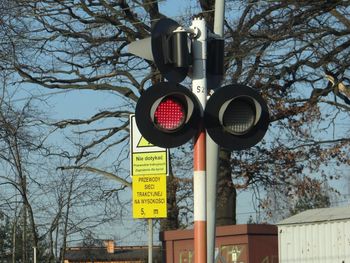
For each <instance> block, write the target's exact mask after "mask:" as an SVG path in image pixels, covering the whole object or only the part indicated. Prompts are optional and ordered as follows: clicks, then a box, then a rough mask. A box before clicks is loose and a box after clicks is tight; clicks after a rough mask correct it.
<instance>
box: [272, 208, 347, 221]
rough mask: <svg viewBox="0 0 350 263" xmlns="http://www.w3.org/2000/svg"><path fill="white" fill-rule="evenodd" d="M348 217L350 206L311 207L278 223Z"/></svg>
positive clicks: (333, 219)
mask: <svg viewBox="0 0 350 263" xmlns="http://www.w3.org/2000/svg"><path fill="white" fill-rule="evenodd" d="M346 219H350V206H346V207H330V208H319V209H310V210H307V211H304V212H301V213H300V214H297V215H294V216H291V217H289V218H286V219H284V220H282V221H280V222H278V223H277V225H293V224H305V223H321V222H329V221H338V220H346Z"/></svg>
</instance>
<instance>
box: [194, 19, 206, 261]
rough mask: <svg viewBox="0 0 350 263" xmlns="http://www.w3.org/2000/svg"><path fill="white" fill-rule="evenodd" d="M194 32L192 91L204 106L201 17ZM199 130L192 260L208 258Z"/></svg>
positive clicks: (202, 144)
mask: <svg viewBox="0 0 350 263" xmlns="http://www.w3.org/2000/svg"><path fill="white" fill-rule="evenodd" d="M192 29H193V30H194V32H196V33H195V38H194V40H193V77H192V79H193V80H192V91H193V93H194V94H195V95H196V96H197V98H198V100H199V101H200V103H201V105H202V107H203V109H204V107H205V104H206V101H207V79H206V58H207V28H206V24H205V21H204V19H201V18H195V19H194V20H193V21H192ZM199 128H200V132H199V134H198V137H197V138H196V139H195V142H194V157H193V195H194V201H193V202H194V257H195V263H205V262H207V241H206V237H207V235H206V230H207V229H206V228H207V226H206V216H207V214H206V161H205V144H206V141H205V137H206V135H205V130H204V128H203V125H202V124H201V127H199Z"/></svg>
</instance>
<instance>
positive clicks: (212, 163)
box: [206, 0, 225, 263]
mask: <svg viewBox="0 0 350 263" xmlns="http://www.w3.org/2000/svg"><path fill="white" fill-rule="evenodd" d="M224 14H225V0H216V1H215V13H214V33H215V34H217V35H218V36H220V37H223V36H224ZM212 88H218V87H212ZM206 143H207V150H206V162H207V257H208V261H207V262H208V263H213V262H215V239H216V192H217V173H218V168H219V167H218V166H219V165H218V162H219V160H218V159H219V146H218V145H217V144H216V143H215V142H214V141H213V140H212V139H211V138H210V137H209V136H207V142H206Z"/></svg>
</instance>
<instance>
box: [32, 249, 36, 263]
mask: <svg viewBox="0 0 350 263" xmlns="http://www.w3.org/2000/svg"><path fill="white" fill-rule="evenodd" d="M33 262H34V263H36V247H33Z"/></svg>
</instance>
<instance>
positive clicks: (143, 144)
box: [137, 136, 154, 148]
mask: <svg viewBox="0 0 350 263" xmlns="http://www.w3.org/2000/svg"><path fill="white" fill-rule="evenodd" d="M152 146H154V145H153V144H152V143H150V142H149V141H147V140H146V139H145V137H143V136H141V139H140V141H139V143H138V144H137V147H139V148H140V147H152Z"/></svg>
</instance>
